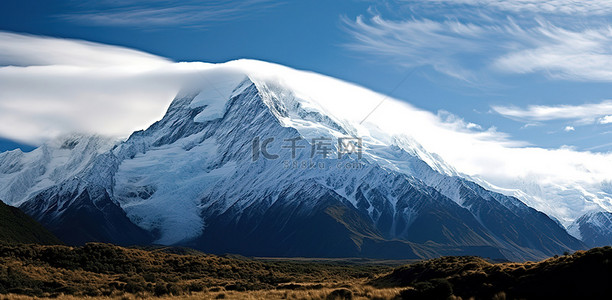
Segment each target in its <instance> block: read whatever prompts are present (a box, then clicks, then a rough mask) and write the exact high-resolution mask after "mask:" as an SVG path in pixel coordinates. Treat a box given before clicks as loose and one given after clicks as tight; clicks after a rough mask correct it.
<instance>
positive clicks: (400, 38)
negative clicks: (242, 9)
mask: <svg viewBox="0 0 612 300" xmlns="http://www.w3.org/2000/svg"><path fill="white" fill-rule="evenodd" d="M495 22H496V23H492V24H488V25H479V24H473V23H466V22H460V21H458V20H447V21H433V20H428V19H408V20H403V21H395V20H386V19H384V18H383V17H381V16H380V15H375V16H373V17H372V18H371V19H369V20H365V19H364V17H362V16H359V17H357V18H356V20H354V21H352V20H348V19H346V18H345V19H344V23H345V24H346V25H347V30H348V32H349V33H350V34H351V36H352V38H353V41H352V42H350V43H349V44H347V47H349V48H350V49H353V50H356V51H361V52H365V53H368V54H373V55H376V56H379V57H384V58H385V59H386V60H388V61H391V62H394V63H400V64H402V65H405V66H408V67H418V66H431V67H433V68H434V69H435V70H437V71H439V72H441V73H444V74H446V75H449V76H452V77H455V78H459V79H462V80H465V81H477V79H479V78H480V79H482V78H486V77H487V76H479V74H481V73H491V72H493V71H496V72H502V73H514V74H526V73H536V72H539V73H542V74H544V75H546V76H549V77H552V78H559V79H569V80H586V81H612V28H611V27H608V26H603V27H601V26H600V27H596V28H583V29H580V30H571V29H567V28H563V27H558V26H555V25H553V24H551V23H546V22H538V23H536V24H535V25H530V26H528V27H524V26H521V25H519V24H517V23H515V22H513V21H512V20H511V19H510V20H508V19H506V20H502V21H495Z"/></svg>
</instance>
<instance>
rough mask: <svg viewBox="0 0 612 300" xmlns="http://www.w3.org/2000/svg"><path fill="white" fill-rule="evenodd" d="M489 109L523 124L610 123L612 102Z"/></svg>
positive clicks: (611, 119)
mask: <svg viewBox="0 0 612 300" xmlns="http://www.w3.org/2000/svg"><path fill="white" fill-rule="evenodd" d="M491 108H492V110H493V111H494V112H496V113H498V114H500V115H502V116H505V117H508V118H511V119H515V120H519V121H524V122H542V121H553V120H571V121H575V122H576V123H578V124H594V123H600V124H607V123H612V116H611V115H612V100H606V101H603V102H600V103H588V104H582V105H556V106H555V105H529V106H527V107H526V108H519V107H515V106H492V107H491Z"/></svg>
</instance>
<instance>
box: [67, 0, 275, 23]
mask: <svg viewBox="0 0 612 300" xmlns="http://www.w3.org/2000/svg"><path fill="white" fill-rule="evenodd" d="M276 5H279V2H278V1H271V0H239V1H231V2H230V1H219V0H212V1H210V0H209V1H180V2H173V1H163V0H154V1H143V0H128V1H102V2H99V1H86V2H84V3H83V4H81V5H80V6H79V9H78V10H77V11H75V12H72V13H68V14H62V15H59V16H58V17H59V18H62V19H64V20H68V21H72V22H78V23H84V24H90V25H100V26H136V27H153V28H155V27H161V26H184V27H207V26H209V25H210V24H213V23H219V22H228V21H232V20H236V19H238V18H245V17H249V16H253V15H256V14H257V13H261V12H263V11H265V10H267V9H270V8H273V7H274V6H276Z"/></svg>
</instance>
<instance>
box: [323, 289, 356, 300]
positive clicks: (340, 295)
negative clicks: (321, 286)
mask: <svg viewBox="0 0 612 300" xmlns="http://www.w3.org/2000/svg"><path fill="white" fill-rule="evenodd" d="M327 299H328V300H344V299H346V300H350V299H353V292H352V291H351V290H349V289H337V290H334V291H332V292H331V293H329V295H327Z"/></svg>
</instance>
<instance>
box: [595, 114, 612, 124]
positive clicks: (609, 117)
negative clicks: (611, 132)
mask: <svg viewBox="0 0 612 300" xmlns="http://www.w3.org/2000/svg"><path fill="white" fill-rule="evenodd" d="M598 122H599V124H610V123H612V115H607V116H604V117H603V118H601V119H599V121H598Z"/></svg>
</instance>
